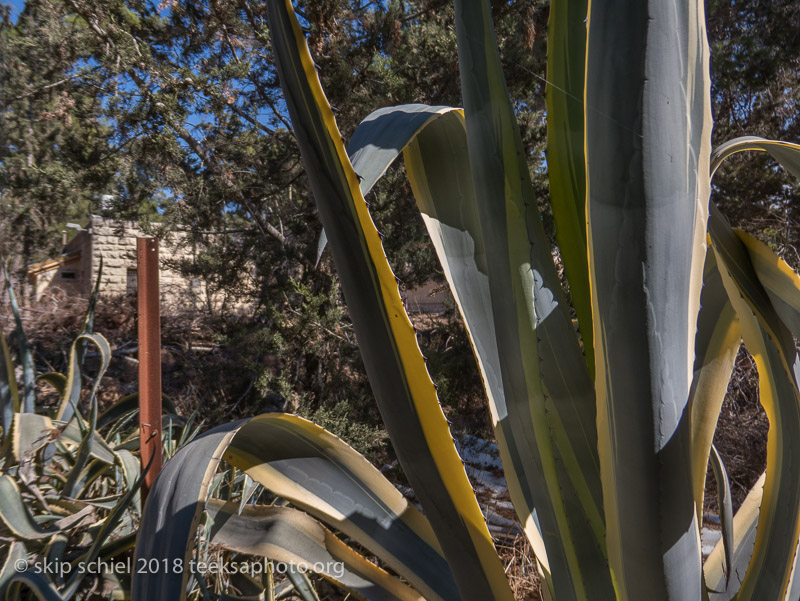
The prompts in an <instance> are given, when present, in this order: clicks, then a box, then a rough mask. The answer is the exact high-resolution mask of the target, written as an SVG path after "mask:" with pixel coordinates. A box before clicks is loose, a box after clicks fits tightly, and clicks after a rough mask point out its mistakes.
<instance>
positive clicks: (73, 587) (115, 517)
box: [62, 464, 151, 599]
mask: <svg viewBox="0 0 800 601" xmlns="http://www.w3.org/2000/svg"><path fill="white" fill-rule="evenodd" d="M150 465H151V464H148V465H147V466H146V467H145V469H144V470H143V471H142V474H141V475H140V476H139V479H138V480H137V481H136V483H135V484H134V485H133V486H132V487H131V488H130V489H129V490H128V491H127V492H126V493H125V494H124V495H122V496H121V497H120V498H119V500H118V501H117V502H116V503H115V504H114V506H113V507H112V508H111V511H110V512H109V514H108V516H107V517H106V519H105V520H104V521H103V524H102V526H101V527H100V529H99V530H98V532H97V533H96V534H95V535H94V538H93V539H92V544H91V546H90V547H89V550H88V551H87V552H86V553H85V554H84V555H82V556H81V558H80V561H82V562H83V563H84V565H89V564H91V563H92V562H93V561H95V560H96V559H97V558H98V557H100V555H101V554H102V553H103V551H104V550H105V551H106V553H107V556H108V557H111V556H112V554H116V553H119V552H122V551H123V550H125V549H126V548H129V546H130V543H131V538H130V537H121V538H120V539H119V540H117V541H115V542H114V543H112V544H111V545H110V546H109V545H107V544H106V541H108V539H109V537H110V536H111V535H112V534H113V533H114V532H115V531H116V530H117V527H118V525H119V524H120V521H121V520H122V518H123V516H124V515H125V514H126V512H127V511H128V510H129V507H130V506H131V504H132V503H133V500H134V498H135V497H136V496H137V495H138V494H139V489H140V488H141V486H142V482H144V476H145V474H146V473H147V470H148V469H149V468H150ZM87 573H88V572H87V571H81V570H75V571H73V572H72V575H71V577H70V579H69V581H68V582H67V584H66V586H65V587H64V590H63V592H62V594H63V596H64V599H70V598H72V596H73V595H74V594H75V593H76V591H78V589H79V587H80V585H81V582H82V581H83V578H84V577H85V576H86V574H87Z"/></svg>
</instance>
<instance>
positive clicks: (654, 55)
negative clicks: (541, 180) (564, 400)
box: [584, 0, 712, 601]
mask: <svg viewBox="0 0 800 601" xmlns="http://www.w3.org/2000/svg"><path fill="white" fill-rule="evenodd" d="M589 7H590V8H589V16H588V21H587V24H588V25H587V26H588V43H587V53H586V56H587V64H586V83H585V105H584V109H585V113H584V118H585V124H586V164H587V193H588V201H587V202H588V204H587V222H588V224H589V231H588V247H589V253H588V254H589V272H590V280H591V289H592V315H593V327H594V337H595V338H594V339H595V344H594V348H595V365H596V377H595V384H596V389H597V405H598V436H599V440H600V460H601V475H602V478H603V495H604V506H605V512H606V514H605V515H606V528H607V533H608V536H607V541H608V556H609V564H610V566H611V570H612V574H613V579H614V583H615V589H616V593H617V598H618V599H619V600H621V601H627V600H634V601H635V600H638V599H653V600H662V599H670V600H673V601H674V600H687V601H688V600H696V599H699V598H700V597H701V594H702V577H701V570H700V565H701V553H700V542H699V540H700V537H699V525H698V520H697V513H696V507H695V502H694V497H695V494H694V491H693V487H692V480H691V479H690V478H686V477H685V474H689V473H691V469H692V466H691V431H690V424H689V411H688V407H687V403H688V398H689V389H690V384H691V374H692V361H693V358H694V350H695V349H694V344H695V331H696V327H697V316H698V312H699V309H700V293H701V285H702V270H703V264H704V258H705V241H706V221H707V205H708V198H709V193H710V184H709V179H708V173H709V163H708V161H709V157H710V154H711V126H712V120H711V103H710V77H709V65H708V61H709V50H708V43H707V40H706V32H705V18H704V6H703V2H702V1H700V0H691V1H688V2H686V1H681V0H648V1H643V2H626V3H624V4H620V3H618V2H613V1H608V0H592V1H591V2H590V5H589ZM654 74H657V75H658V76H657V77H654V76H653V75H654ZM676 299H680V300H679V301H678V302H676Z"/></svg>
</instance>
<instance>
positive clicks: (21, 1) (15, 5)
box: [3, 0, 25, 21]
mask: <svg viewBox="0 0 800 601" xmlns="http://www.w3.org/2000/svg"><path fill="white" fill-rule="evenodd" d="M3 4H5V5H6V6H10V7H11V20H12V21H16V20H17V15H18V14H19V11H21V10H22V7H23V6H25V0H3Z"/></svg>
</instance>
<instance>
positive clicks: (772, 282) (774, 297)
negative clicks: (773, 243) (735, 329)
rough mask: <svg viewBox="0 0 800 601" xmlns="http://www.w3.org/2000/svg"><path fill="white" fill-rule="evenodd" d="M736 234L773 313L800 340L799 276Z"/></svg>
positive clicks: (770, 253) (757, 243)
mask: <svg viewBox="0 0 800 601" xmlns="http://www.w3.org/2000/svg"><path fill="white" fill-rule="evenodd" d="M798 156H800V155H798ZM736 235H737V236H739V239H740V240H741V241H742V243H743V244H744V245H745V247H747V252H748V254H749V255H750V261H751V262H752V263H753V269H754V270H755V272H756V275H757V276H758V281H759V282H761V285H762V286H763V287H764V290H766V292H767V294H768V295H769V299H770V301H771V302H772V306H773V307H774V308H775V312H776V313H777V314H778V316H779V317H780V318H781V321H783V323H784V324H785V325H786V327H787V328H789V331H790V332H791V333H792V334H794V336H795V338H798V339H800V277H798V275H797V273H796V272H795V271H794V269H792V268H791V267H789V265H788V264H787V263H786V261H784V260H783V259H781V258H780V257H779V256H778V255H776V254H775V253H774V252H773V251H772V250H771V249H770V248H769V246H767V245H766V244H764V243H763V242H761V241H760V240H758V239H757V238H755V237H753V236H751V235H750V234H748V233H747V232H745V231H743V230H736Z"/></svg>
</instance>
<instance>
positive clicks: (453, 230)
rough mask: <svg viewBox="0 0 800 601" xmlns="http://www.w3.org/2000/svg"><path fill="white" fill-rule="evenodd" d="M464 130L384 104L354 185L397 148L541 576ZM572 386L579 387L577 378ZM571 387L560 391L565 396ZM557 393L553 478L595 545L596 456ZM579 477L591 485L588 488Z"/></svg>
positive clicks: (364, 141) (531, 482) (367, 124)
mask: <svg viewBox="0 0 800 601" xmlns="http://www.w3.org/2000/svg"><path fill="white" fill-rule="evenodd" d="M465 135H466V132H465V124H464V118H463V113H462V111H460V110H458V109H452V108H447V107H426V106H424V105H403V106H398V107H389V108H384V109H379V110H377V111H375V112H374V113H372V114H371V115H369V116H368V117H367V118H366V119H364V121H363V122H362V123H361V124H360V125H359V127H358V128H357V129H356V131H355V133H354V134H353V137H352V139H351V141H350V144H349V146H348V152H349V154H350V157H351V160H352V161H353V167H354V169H355V170H356V172H357V173H358V174H359V175H360V176H361V178H362V179H361V189H362V191H364V192H366V191H367V190H369V188H370V187H371V186H372V184H373V183H374V182H375V180H376V178H377V177H378V176H379V175H380V174H382V173H383V172H384V171H385V170H386V168H387V166H388V165H389V164H390V163H391V162H392V161H393V160H394V159H395V157H396V156H397V154H398V153H399V152H400V150H403V151H404V156H405V160H406V172H407V174H408V177H409V181H410V183H411V186H412V190H413V191H414V195H415V198H416V200H417V205H418V207H419V208H420V211H421V212H422V216H423V219H424V221H425V224H426V226H427V228H428V232H429V233H430V236H431V239H432V241H433V244H434V247H435V248H436V251H437V254H438V256H439V259H440V262H441V263H442V267H443V270H444V273H445V275H446V277H447V279H448V282H449V284H450V287H451V289H452V291H453V294H454V297H455V299H456V303H457V304H458V306H459V309H460V311H461V313H462V316H463V317H464V320H465V324H466V327H467V331H468V333H469V335H470V340H471V342H472V346H473V349H474V351H475V355H476V358H477V361H478V365H479V367H480V372H481V375H482V378H483V381H484V387H485V389H486V392H487V396H488V398H489V406H490V409H491V412H492V415H493V424H494V426H495V434H496V437H497V440H498V446H499V449H500V453H501V457H502V459H503V462H504V465H505V472H506V479H507V481H508V486H509V489H510V493H511V497H512V500H513V502H514V504H515V506H516V508H517V511H518V513H519V515H520V516H521V521H522V522H523V523H524V524H525V527H526V533H527V535H528V537H529V539H530V540H531V542H532V545H533V548H534V550H535V553H536V556H537V558H538V559H539V561H540V562H541V564H542V566H543V568H544V571H545V573H546V577H548V578H549V571H550V568H549V563H548V559H547V554H546V552H545V548H544V542H543V540H542V536H541V533H540V531H539V527H538V524H537V523H536V514H535V509H534V504H533V497H534V491H535V490H536V487H537V486H538V487H540V490H541V487H543V486H544V485H545V482H544V481H543V479H542V478H539V479H537V478H536V477H535V475H536V474H537V469H538V468H537V466H536V464H535V463H534V458H533V457H532V456H531V453H530V452H529V445H530V444H531V441H530V437H529V436H528V435H527V434H526V432H525V430H524V429H516V431H515V430H514V429H513V428H512V423H514V422H515V419H510V418H509V415H515V416H516V421H517V422H519V421H522V420H525V421H526V422H530V421H532V419H533V417H532V416H531V415H530V414H529V413H528V414H525V413H520V411H525V410H528V411H529V409H530V405H529V404H527V403H521V404H517V405H514V406H512V407H511V408H509V405H508V403H507V398H506V395H505V394H504V392H503V382H502V376H501V368H500V364H499V357H498V349H497V341H496V337H495V326H494V317H493V314H492V308H491V297H490V292H489V285H488V274H487V263H486V253H485V248H484V243H483V238H482V235H481V231H480V225H479V218H478V215H477V206H476V203H475V195H474V190H473V187H472V181H471V177H470V168H469V161H468V154H467V147H466V137H465ZM545 342H547V340H545ZM573 382H574V381H573ZM577 383H579V384H580V383H581V382H580V380H578V381H577ZM582 384H583V385H584V386H585V387H587V388H588V387H589V386H590V384H589V383H588V382H586V381H584V382H583V383H582ZM558 390H562V389H558ZM570 392H571V391H570V390H567V391H565V393H564V395H567V394H569V393H570ZM561 398H563V397H557V398H556V399H551V402H550V406H549V407H548V410H549V411H550V415H549V418H550V423H551V427H553V429H554V432H555V437H556V439H557V441H558V443H559V447H558V449H559V451H562V460H563V461H564V464H565V465H567V466H568V468H569V472H568V473H569V475H568V476H567V475H566V474H562V476H563V477H562V480H564V479H570V480H574V485H573V489H572V490H574V491H575V492H574V494H573V493H572V492H571V496H572V498H574V499H577V500H579V501H580V504H581V505H582V506H580V507H577V509H575V508H573V510H575V511H577V514H576V515H579V516H580V517H579V518H578V519H579V520H580V521H581V522H583V523H584V524H589V525H590V528H591V532H587V534H588V536H589V537H590V538H591V536H594V537H595V538H596V539H597V541H599V542H600V543H602V540H603V535H604V534H603V523H602V522H603V518H602V508H601V507H600V505H599V499H600V496H601V494H600V492H599V477H598V472H597V462H596V460H595V461H591V460H589V461H585V462H580V461H579V460H578V455H579V454H580V453H576V452H575V451H574V450H573V449H572V447H571V444H572V441H571V440H570V436H569V435H568V433H567V432H566V430H565V429H564V423H570V416H569V414H568V413H567V414H566V415H564V416H563V421H562V417H561V416H560V415H559V413H562V412H565V411H566V412H569V410H570V409H571V407H570V404H569V403H562V402H552V401H554V400H555V401H558V400H561ZM500 416H503V419H500ZM569 434H571V435H572V436H573V437H577V439H578V441H579V444H586V441H585V440H584V439H583V438H582V436H583V433H582V432H581V431H580V430H577V431H573V432H571V433H569ZM586 456H588V457H589V458H590V459H591V457H592V454H591V451H590V450H585V451H584V457H586ZM588 482H592V484H593V488H594V491H592V486H590V485H589V484H588ZM567 484H571V482H568V483H567ZM589 544H590V545H591V544H592V543H591V542H590V543H589Z"/></svg>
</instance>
